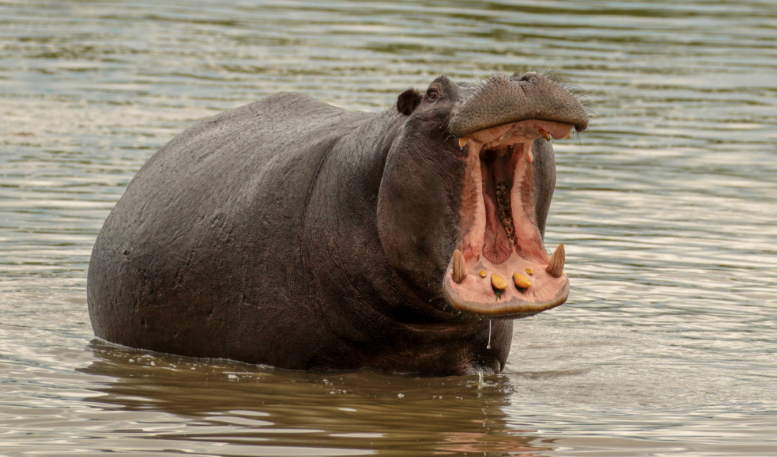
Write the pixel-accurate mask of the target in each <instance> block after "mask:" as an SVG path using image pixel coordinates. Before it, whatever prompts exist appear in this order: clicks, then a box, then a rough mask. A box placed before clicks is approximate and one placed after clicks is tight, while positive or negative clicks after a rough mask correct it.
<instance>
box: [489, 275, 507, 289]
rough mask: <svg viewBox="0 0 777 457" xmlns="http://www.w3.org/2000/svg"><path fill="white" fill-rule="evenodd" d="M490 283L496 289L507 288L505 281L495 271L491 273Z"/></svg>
mask: <svg viewBox="0 0 777 457" xmlns="http://www.w3.org/2000/svg"><path fill="white" fill-rule="evenodd" d="M491 285H492V286H493V287H494V289H497V290H505V289H506V288H507V282H506V281H505V280H504V278H502V277H501V276H499V275H498V274H496V273H492V274H491Z"/></svg>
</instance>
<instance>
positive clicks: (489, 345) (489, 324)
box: [486, 320, 491, 349]
mask: <svg viewBox="0 0 777 457" xmlns="http://www.w3.org/2000/svg"><path fill="white" fill-rule="evenodd" d="M486 349H491V320H489V321H488V344H486Z"/></svg>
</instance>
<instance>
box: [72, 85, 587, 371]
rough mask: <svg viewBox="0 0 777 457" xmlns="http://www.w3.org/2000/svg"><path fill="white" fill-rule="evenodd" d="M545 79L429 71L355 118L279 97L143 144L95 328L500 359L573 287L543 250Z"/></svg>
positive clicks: (238, 348)
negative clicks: (389, 102)
mask: <svg viewBox="0 0 777 457" xmlns="http://www.w3.org/2000/svg"><path fill="white" fill-rule="evenodd" d="M587 126H588V114H587V110H586V108H585V107H584V106H583V105H582V104H581V103H580V101H579V100H578V99H577V97H576V96H575V95H574V94H573V93H571V92H570V91H568V90H567V89H566V88H565V86H564V85H562V84H561V83H559V82H558V81H556V80H555V79H554V78H552V77H548V76H546V75H543V74H539V73H535V72H529V73H525V74H520V73H514V74H512V75H510V76H507V75H502V74H494V75H492V76H491V77H490V78H488V79H486V80H482V81H477V82H471V83H470V82H454V81H452V80H451V79H449V78H448V77H446V76H439V77H437V78H436V79H434V81H432V83H431V84H430V85H429V87H428V88H427V89H426V91H424V92H421V91H418V90H415V89H412V88H411V89H408V90H405V91H404V92H402V93H401V94H399V96H398V98H397V102H396V105H395V106H392V107H391V108H389V109H387V110H385V111H383V112H380V113H367V112H354V111H348V110H344V109H341V108H338V107H335V106H331V105H328V104H326V103H323V102H321V101H318V100H316V99H314V98H311V97H310V96H307V95H303V94H299V93H279V94H276V95H272V96H269V97H267V98H264V99H262V100H260V101H256V102H254V103H251V104H248V105H245V106H242V107H239V108H236V109H234V110H230V111H226V112H224V113H221V114H218V115H216V116H213V117H211V118H208V119H205V120H203V121H201V122H199V123H198V124H196V125H194V126H192V127H191V128H189V129H187V130H186V131H184V132H183V133H181V134H180V135H178V136H177V137H175V138H174V139H173V140H171V141H170V142H169V143H168V144H166V145H165V146H164V147H162V148H161V149H160V150H159V151H158V152H157V153H156V154H154V155H153V156H152V157H151V158H150V159H149V160H148V162H146V163H145V165H143V167H142V168H141V169H140V171H138V173H137V175H136V176H135V177H134V178H133V179H132V181H131V182H130V184H129V186H128V187H127V189H126V192H125V193H124V195H123V196H122V197H121V199H120V200H119V201H118V203H117V204H116V206H115V208H114V209H113V210H112V211H111V213H110V215H109V216H108V218H107V219H106V221H105V223H104V225H103V227H102V230H101V231H100V233H99V236H98V237H97V240H96V242H95V245H94V249H93V251H92V256H91V260H90V263H89V271H88V279H87V303H88V308H89V316H90V319H91V322H92V327H93V329H94V333H95V335H96V336H97V337H98V338H101V339H103V340H106V341H108V342H112V343H116V344H120V345H124V346H129V347H133V348H142V349H147V350H152V351H157V352H164V353H171V354H178V355H181V356H191V357H206V358H227V359H233V360H237V361H242V362H247V363H252V364H262V365H268V366H272V367H277V368H285V369H296V370H312V371H344V370H356V369H362V368H366V369H372V370H376V371H383V372H391V373H414V374H420V375H438V376H450V375H465V374H473V373H478V372H481V373H486V374H489V373H498V372H500V371H501V370H503V368H504V366H505V363H506V360H507V357H508V353H509V351H510V343H511V340H512V334H513V321H514V320H515V319H519V318H524V317H528V316H532V315H535V314H537V313H540V312H542V311H545V310H548V309H551V308H554V307H556V306H559V305H561V304H562V303H564V302H565V301H566V299H567V296H568V294H569V280H568V278H567V276H566V274H565V273H564V249H563V245H560V246H558V248H557V249H556V250H555V252H554V253H553V255H549V253H548V251H546V249H545V246H544V241H543V239H544V233H545V223H546V219H547V215H548V211H549V208H550V203H551V198H552V195H553V191H554V188H555V181H556V175H555V159H554V154H553V148H552V145H551V141H552V140H553V139H564V138H569V137H570V135H571V133H572V131H573V130H575V131H577V132H581V131H583V130H585V129H586V128H587Z"/></svg>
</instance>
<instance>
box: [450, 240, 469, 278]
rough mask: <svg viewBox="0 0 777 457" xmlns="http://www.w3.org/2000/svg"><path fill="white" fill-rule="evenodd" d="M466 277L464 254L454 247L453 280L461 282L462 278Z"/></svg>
mask: <svg viewBox="0 0 777 457" xmlns="http://www.w3.org/2000/svg"><path fill="white" fill-rule="evenodd" d="M466 277H467V272H466V271H465V266H464V255H463V254H462V253H461V251H459V250H458V249H456V250H455V251H453V280H454V281H456V284H461V282H462V281H464V278H466Z"/></svg>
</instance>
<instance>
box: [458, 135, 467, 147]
mask: <svg viewBox="0 0 777 457" xmlns="http://www.w3.org/2000/svg"><path fill="white" fill-rule="evenodd" d="M467 141H469V138H467V137H466V136H465V137H464V138H459V147H460V148H463V147H464V146H466V145H467Z"/></svg>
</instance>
